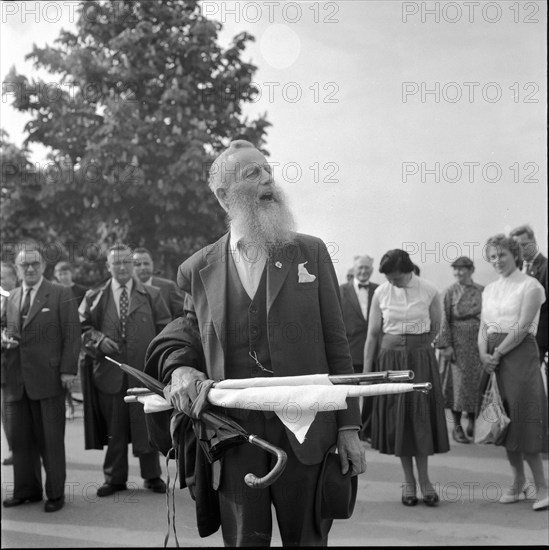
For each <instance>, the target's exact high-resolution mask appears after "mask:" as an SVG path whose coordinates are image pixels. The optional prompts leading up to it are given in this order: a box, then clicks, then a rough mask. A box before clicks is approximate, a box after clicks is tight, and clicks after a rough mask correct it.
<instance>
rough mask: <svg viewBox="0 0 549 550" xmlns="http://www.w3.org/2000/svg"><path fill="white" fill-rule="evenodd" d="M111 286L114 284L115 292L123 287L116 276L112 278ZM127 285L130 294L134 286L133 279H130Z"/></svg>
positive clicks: (113, 289)
mask: <svg viewBox="0 0 549 550" xmlns="http://www.w3.org/2000/svg"><path fill="white" fill-rule="evenodd" d="M111 286H112V291H113V292H117V291H118V290H120V288H121V287H122V285H121V284H120V283H119V282H118V281H117V280H116V279H115V278H114V277H113V278H112V283H111ZM125 286H126V289H127V291H128V294H131V293H132V287H133V279H130V280H129V281H128V282H127V283H126V285H125Z"/></svg>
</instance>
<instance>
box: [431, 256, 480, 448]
mask: <svg viewBox="0 0 549 550" xmlns="http://www.w3.org/2000/svg"><path fill="white" fill-rule="evenodd" d="M452 267H453V269H454V277H455V279H456V282H455V283H454V284H453V285H451V286H449V287H448V288H447V289H446V290H445V291H444V298H443V308H442V325H441V328H440V333H439V335H438V336H437V339H436V347H437V348H438V349H440V363H441V367H442V370H443V372H444V375H443V376H442V388H443V393H444V401H445V405H446V407H447V408H449V409H451V411H452V416H453V417H454V429H453V431H452V437H453V438H454V441H457V442H458V443H469V439H468V438H467V436H469V437H473V430H474V425H475V411H476V408H477V398H478V388H479V381H480V374H481V372H482V365H481V362H480V357H479V355H478V348H477V345H476V343H477V339H478V330H479V327H480V308H481V306H482V291H483V290H484V287H483V286H481V285H478V284H477V283H475V282H474V281H473V278H472V277H473V273H474V271H475V265H474V263H473V261H472V260H471V258H468V257H467V256H461V257H459V258H456V260H454V262H452ZM462 413H466V414H467V417H468V422H467V435H465V432H464V431H463V428H462V427H461V415H462Z"/></svg>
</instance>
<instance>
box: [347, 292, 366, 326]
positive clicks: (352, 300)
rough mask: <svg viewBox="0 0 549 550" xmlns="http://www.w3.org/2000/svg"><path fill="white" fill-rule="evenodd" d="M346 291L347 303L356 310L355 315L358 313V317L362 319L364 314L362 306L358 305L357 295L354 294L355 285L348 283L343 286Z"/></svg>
mask: <svg viewBox="0 0 549 550" xmlns="http://www.w3.org/2000/svg"><path fill="white" fill-rule="evenodd" d="M345 292H346V293H347V299H348V300H349V303H350V304H351V305H352V306H353V309H354V310H355V311H356V312H357V315H360V318H361V319H363V320H364V315H363V314H362V308H361V307H360V302H359V301H358V296H357V295H356V291H355V287H354V285H353V283H349V284H348V285H347V287H346V288H345Z"/></svg>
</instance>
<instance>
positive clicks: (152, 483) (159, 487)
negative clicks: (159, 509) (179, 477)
mask: <svg viewBox="0 0 549 550" xmlns="http://www.w3.org/2000/svg"><path fill="white" fill-rule="evenodd" d="M143 485H144V486H145V489H151V491H153V492H154V493H165V492H166V484H165V483H164V482H163V481H162V479H160V478H159V477H156V478H154V479H146V480H145V483H144V484H143Z"/></svg>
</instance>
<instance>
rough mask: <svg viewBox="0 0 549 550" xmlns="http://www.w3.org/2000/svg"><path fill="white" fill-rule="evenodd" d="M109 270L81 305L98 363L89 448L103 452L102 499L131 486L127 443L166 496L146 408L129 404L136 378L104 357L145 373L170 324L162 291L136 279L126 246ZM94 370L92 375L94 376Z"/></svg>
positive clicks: (87, 386) (89, 396)
mask: <svg viewBox="0 0 549 550" xmlns="http://www.w3.org/2000/svg"><path fill="white" fill-rule="evenodd" d="M107 267H108V270H109V272H110V273H111V275H112V277H111V278H110V279H109V280H108V281H107V282H105V283H103V284H102V285H101V286H99V287H98V288H94V289H91V290H89V291H88V292H87V293H86V296H85V297H84V300H83V301H82V303H81V305H80V320H81V322H82V331H83V341H84V347H85V349H86V350H87V352H88V353H90V354H91V355H92V356H93V358H94V360H93V363H92V364H91V365H90V363H89V362H88V363H86V367H85V368H84V369H83V370H84V371H85V372H83V373H82V384H83V392H84V423H85V438H86V448H87V449H90V448H91V449H102V448H103V446H104V445H105V444H107V452H106V454H105V460H104V462H103V472H104V475H105V482H104V484H103V485H102V486H101V487H99V489H98V490H97V496H99V497H106V496H109V495H112V494H113V493H115V492H117V491H123V490H125V489H126V488H127V486H126V481H127V479H128V444H129V442H130V441H131V443H132V445H133V452H134V455H137V456H138V457H139V465H140V470H141V476H142V477H143V478H144V480H145V482H144V486H145V488H147V489H151V490H152V491H154V492H156V493H165V492H166V484H165V483H164V481H163V480H162V479H161V477H160V475H161V469H160V461H159V456H158V452H157V451H155V450H153V449H152V448H151V447H150V446H149V442H148V433H147V426H146V424H145V416H144V412H143V407H142V406H140V405H139V404H129V405H128V404H127V403H125V402H124V397H125V395H126V390H127V389H128V387H129V385H130V384H131V385H132V386H139V385H140V384H139V383H137V382H136V381H135V380H133V379H131V380H128V375H127V374H126V373H125V372H124V371H122V370H121V369H119V368H118V367H116V366H115V365H113V364H111V363H110V362H109V361H107V360H106V359H105V356H109V357H112V358H113V359H115V360H116V361H119V362H121V363H127V364H129V365H131V366H132V367H135V368H137V369H140V370H143V366H144V360H145V352H146V350H147V346H148V345H149V342H150V341H151V340H152V339H153V338H154V336H155V335H156V334H158V333H159V332H160V331H161V330H162V329H163V328H164V326H166V324H168V323H169V321H170V314H169V312H168V309H167V307H166V305H165V304H164V302H163V300H162V298H161V297H160V291H159V290H158V289H157V288H154V287H149V286H145V285H142V284H141V283H140V282H139V281H137V280H135V279H134V278H133V277H132V275H133V259H132V251H131V250H130V248H129V247H128V246H126V245H123V244H120V245H115V246H113V247H111V248H110V249H109V251H108V254H107ZM90 370H91V372H90Z"/></svg>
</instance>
